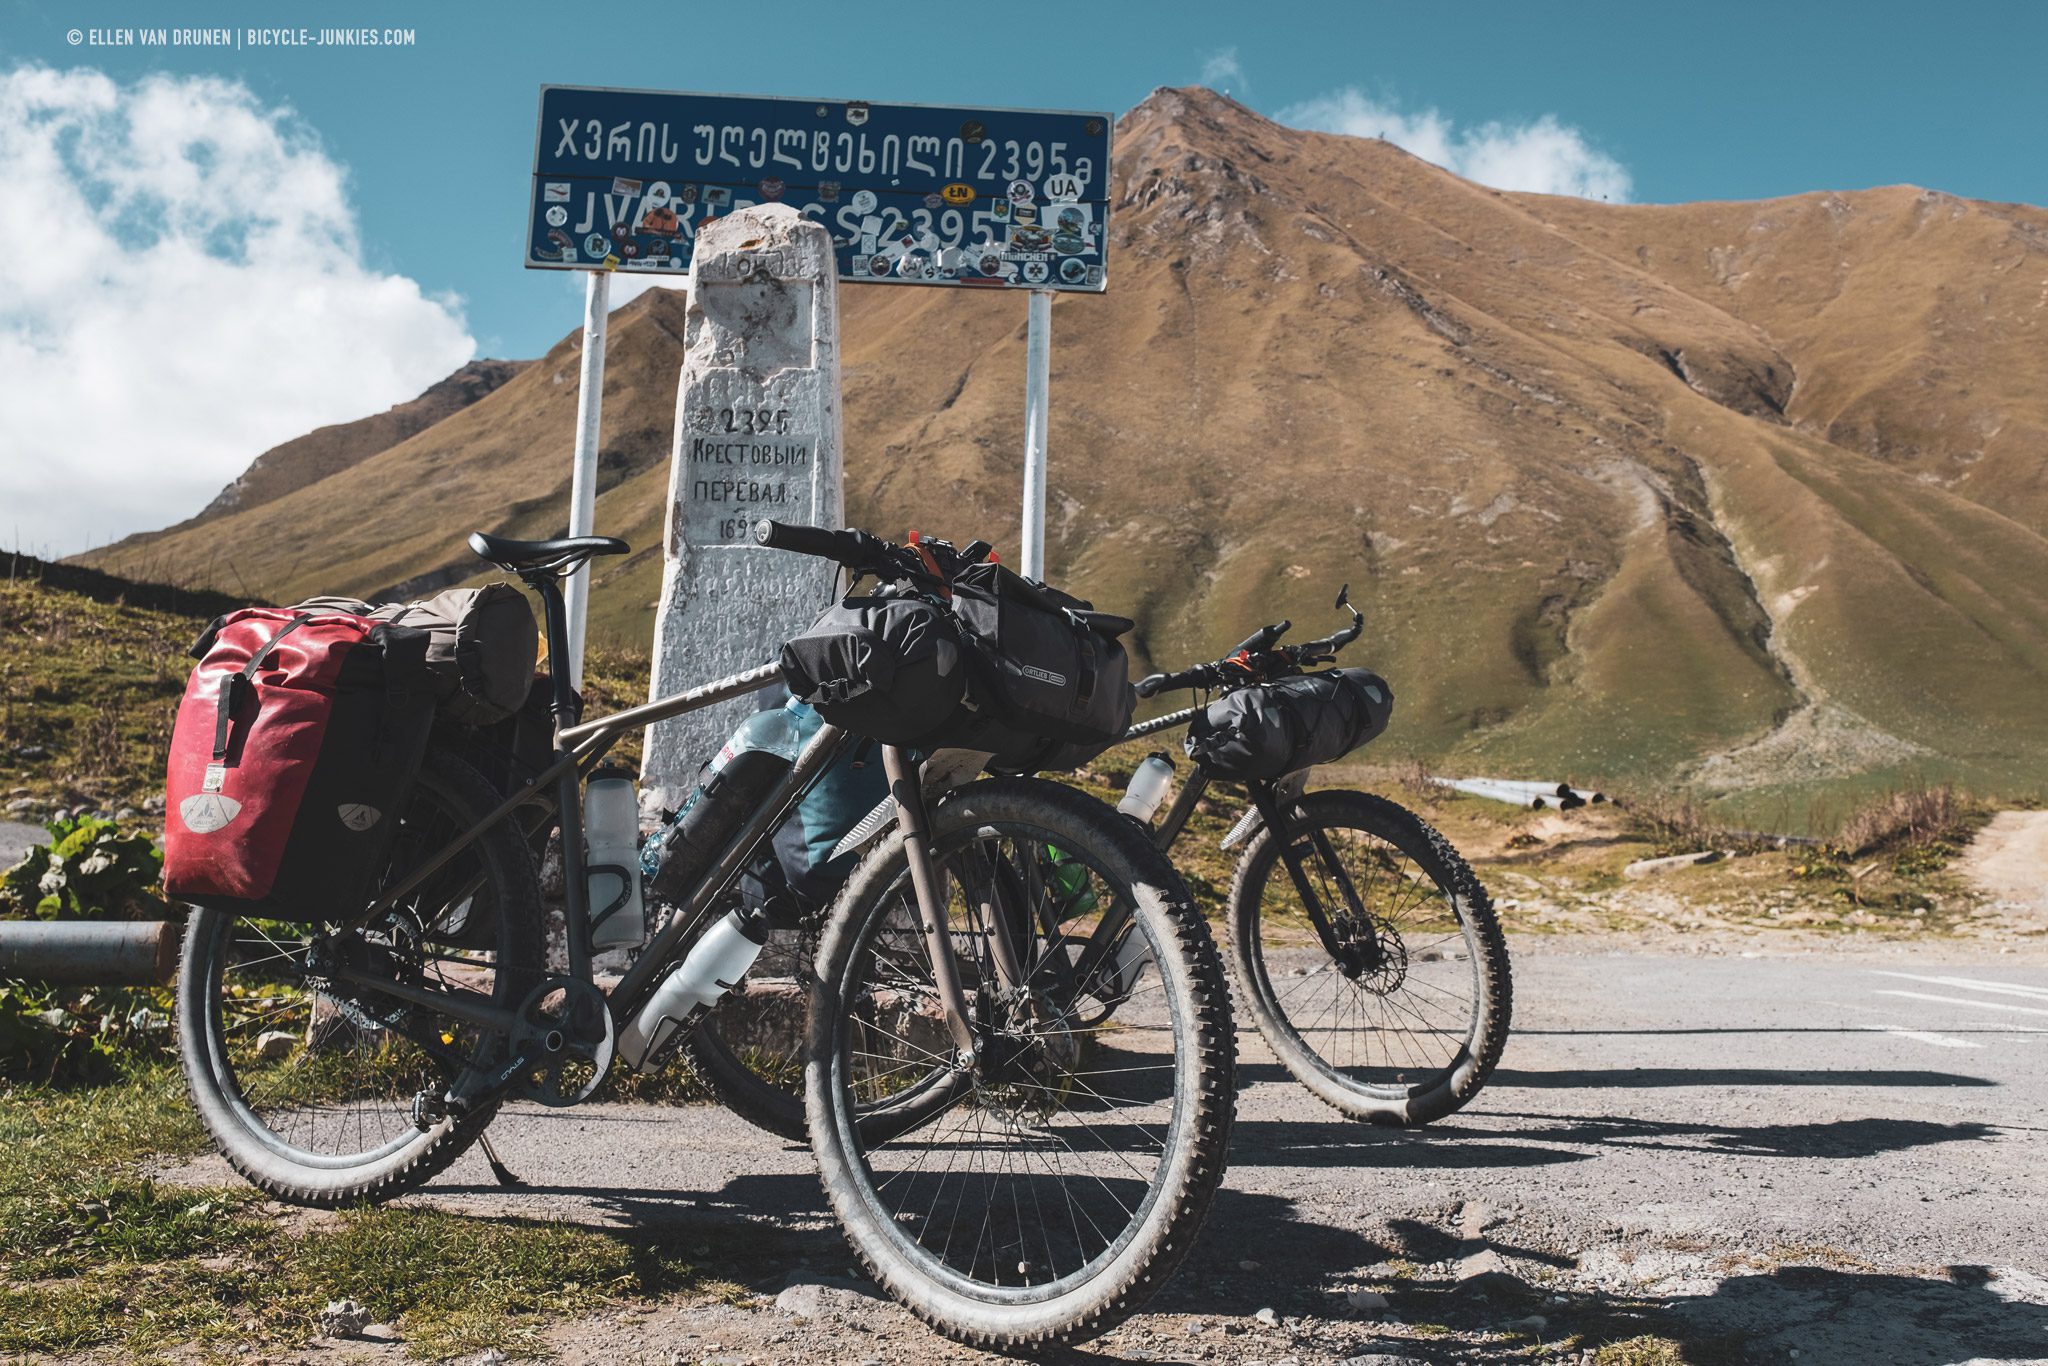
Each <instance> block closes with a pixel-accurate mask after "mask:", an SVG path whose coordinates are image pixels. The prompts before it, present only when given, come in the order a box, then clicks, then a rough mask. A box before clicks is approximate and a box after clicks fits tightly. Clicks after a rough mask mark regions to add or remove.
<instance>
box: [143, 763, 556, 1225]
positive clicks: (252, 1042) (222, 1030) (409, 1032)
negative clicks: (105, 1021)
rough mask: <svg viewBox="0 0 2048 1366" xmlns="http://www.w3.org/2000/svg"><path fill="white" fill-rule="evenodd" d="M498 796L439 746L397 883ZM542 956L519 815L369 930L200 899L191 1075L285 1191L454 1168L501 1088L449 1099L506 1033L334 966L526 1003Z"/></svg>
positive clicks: (306, 1198)
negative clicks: (451, 1102) (241, 910)
mask: <svg viewBox="0 0 2048 1366" xmlns="http://www.w3.org/2000/svg"><path fill="white" fill-rule="evenodd" d="M498 801H499V798H498V797H497V795H496V794H495V792H494V790H493V789H492V787H491V785H490V784H489V782H488V781H487V780H485V779H484V778H483V777H482V776H481V775H480V774H478V773H477V772H476V770H475V769H473V768H471V767H470V766H469V765H468V764H466V763H464V762H463V761H461V760H460V759H458V758H456V757H455V756H453V755H452V754H449V753H445V752H442V751H439V750H435V751H430V752H429V754H428V756H427V760H426V763H425V765H424V766H423V769H422V771H421V773H420V776H419V779H418V782H417V783H416V784H415V786H414V789H413V794H412V796H411V797H410V798H409V799H408V800H407V803H406V806H405V809H404V811H403V812H402V814H401V815H400V817H399V820H400V830H399V832H398V835H397V838H396V843H395V844H394V847H393V850H392V854H391V857H390V860H389V863H388V867H387V871H386V875H385V877H384V878H383V879H381V881H380V885H381V886H389V885H391V884H392V883H394V882H396V881H397V879H398V877H399V876H401V875H403V873H404V872H405V871H407V870H409V869H411V868H414V867H417V866H418V865H419V864H420V862H422V861H423V860H424V858H425V857H426V856H427V855H428V854H430V853H432V852H434V851H435V850H438V849H439V848H441V847H443V846H445V845H446V844H448V843H451V842H452V841H453V840H454V839H455V838H456V837H457V836H459V835H460V834H462V833H463V832H464V831H466V830H468V829H469V828H470V827H471V826H472V825H474V824H475V822H476V821H478V820H480V819H482V818H483V817H484V816H485V815H487V814H489V812H490V811H491V809H492V808H493V807H494V806H496V805H497V804H498ZM459 945H473V946H475V947H460V946H459ZM541 962H542V956H541V940H540V889H539V884H538V881H537V879H536V877H535V874H534V867H533V862H532V860H531V858H530V857H529V856H528V854H527V851H526V848H525V845H524V844H523V843H522V842H521V840H520V838H519V835H518V832H517V831H515V830H514V829H513V828H512V827H511V826H510V825H509V824H501V825H499V826H497V827H495V828H494V829H492V830H491V831H489V832H487V833H486V834H485V835H484V836H483V837H482V838H481V839H480V840H478V841H477V842H476V843H475V844H473V845H471V846H470V848H469V849H468V850H466V851H464V852H463V853H462V854H459V855H457V856H456V858H455V859H454V860H453V862H451V863H450V864H449V865H448V866H447V867H446V868H444V869H443V870H441V871H440V872H439V873H437V874H436V875H435V876H434V877H433V878H431V879H430V880H429V881H428V882H427V883H426V884H425V885H424V886H423V887H422V888H421V889H420V891H418V892H416V893H415V894H413V895H412V896H410V897H408V898H407V899H406V900H405V901H404V902H403V903H402V904H400V905H399V906H397V907H396V908H395V909H393V910H392V911H391V912H390V913H389V914H387V915H386V916H384V917H382V918H381V919H379V920H378V921H377V922H375V923H374V924H371V925H370V926H368V927H366V928H365V929H363V930H361V931H354V932H346V933H342V932H333V931H331V930H329V929H328V928H327V927H323V926H318V925H306V924H298V923H292V922H287V921H281V920H269V919H260V918H252V917H247V916H240V915H235V914H231V913H227V912H222V911H214V910H206V909H203V908H202V909H195V910H194V911H193V912H192V916H191V919H190V921H189V922H188V924H187V927H186V932H185V950H184V959H183V962H182V963H181V964H180V967H179V972H178V989H177V1018H178V1048H179V1055H180V1058H181V1060H182V1062H183V1065H184V1072H185V1080H186V1086H187V1089H188V1090H189V1091H190V1093H191V1096H192V1101H193V1104H194V1106H195V1107H196V1108H197V1109H198V1111H199V1116H200V1119H201V1120H202V1121H204V1123H205V1125H206V1128H207V1131H208V1132H209V1133H210V1134H211V1135H212V1136H213V1140H214V1142H215V1144H216V1145H218V1147H219V1148H220V1151H221V1152H222V1154H223V1155H224V1156H226V1158H227V1159H228V1161H229V1162H230V1163H232V1164H233V1165H234V1167H235V1169H236V1170H238V1171H239V1172H241V1173H242V1175H244V1176H245V1177H247V1178H248V1179H249V1180H250V1181H251V1182H253V1183H255V1184H256V1185H257V1186H260V1187H261V1188H262V1189H264V1190H266V1191H269V1192H270V1193H271V1194H272V1195H275V1196H277V1197H279V1198H280V1199H285V1200H291V1201H294V1202H297V1203H300V1204H310V1205H340V1204H346V1203H350V1202H353V1201H357V1200H365V1199H367V1200H380V1199H384V1198H387V1197H389V1196H391V1195H395V1194H397V1193H399V1192H400V1191H403V1190H406V1189H408V1188H410V1187H412V1186H415V1185H417V1184H419V1183H420V1182H422V1181H425V1180H427V1179H428V1178H429V1177H431V1176H433V1175H434V1174H435V1173H436V1172H439V1171H440V1170H441V1169H442V1168H444V1167H446V1166H447V1165H448V1164H449V1163H450V1162H452V1161H453V1160H454V1159H455V1158H456V1156H457V1155H458V1154H460V1153H461V1152H462V1151H463V1149H465V1148H467V1147H468V1146H469V1145H470V1144H471V1143H472V1142H474V1141H475V1140H476V1137H477V1135H479V1134H481V1133H482V1132H483V1130H484V1126H485V1125H487V1124H489V1123H490V1121H491V1119H492V1117H493V1116H494V1115H495V1114H496V1113H497V1108H498V1105H497V1100H496V1098H495V1097H492V1098H490V1099H487V1100H484V1101H481V1102H479V1103H477V1104H475V1105H473V1106H470V1107H469V1108H468V1109H466V1110H463V1111H461V1112H460V1113H456V1112H453V1111H451V1110H450V1109H449V1108H448V1107H447V1106H446V1105H445V1103H444V1098H445V1097H446V1096H447V1095H448V1093H449V1091H450V1090H451V1089H452V1088H458V1087H459V1086H460V1084H461V1083H463V1082H465V1081H467V1082H471V1083H474V1082H475V1081H477V1080H478V1078H477V1077H476V1076H475V1075H473V1069H474V1068H476V1067H477V1066H479V1065H481V1064H482V1063H484V1062H486V1061H487V1060H488V1059H489V1057H491V1056H492V1055H494V1054H495V1053H496V1051H497V1050H498V1048H499V1039H498V1037H497V1036H496V1035H494V1034H491V1033H490V1032H489V1031H485V1030H481V1029H479V1028H478V1027H476V1026H474V1025H470V1024H466V1023H464V1022H462V1021H459V1020H456V1019H454V1018H452V1017H447V1016H442V1015H438V1014H435V1013H434V1012H431V1011H429V1010H428V1009H426V1008H425V1007H421V1006H417V1005H412V1004H409V1003H406V1002H403V1001H400V1000H399V999H397V998H396V997H392V996H388V995H384V994H381V993H378V992H377V991H375V990H374V989H371V988H365V987H361V986H355V985H348V984H344V983H343V982H342V981H340V980H339V979H337V978H335V977H334V976H332V975H331V973H332V970H333V969H334V968H335V967H336V966H339V965H342V964H346V965H348V966H349V967H351V968H354V969H356V970H357V971H371V972H375V973H378V974H381V975H387V976H389V977H391V978H392V979H394V980H397V981H404V982H408V983H413V984H418V985H426V986H433V987H461V988H464V989H467V990H470V991H474V992H478V993H481V994H484V995H486V996H488V997H489V998H490V999H491V1001H492V1002H493V1003H494V1004H496V1005H499V1006H502V1007H505V1008H508V1009H509V1008H511V1007H513V1006H516V1005H518V1004H519V1003H520V1001H521V1000H523V999H524V997H525V996H526V994H527V993H528V992H529V991H531V990H532V989H533V988H534V987H535V986H536V985H538V983H539V982H540V980H541Z"/></svg>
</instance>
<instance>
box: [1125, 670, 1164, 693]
mask: <svg viewBox="0 0 2048 1366" xmlns="http://www.w3.org/2000/svg"><path fill="white" fill-rule="evenodd" d="M1165 687H1166V675H1165V674H1147V675H1146V676H1145V677H1143V678H1141V679H1139V680H1138V681H1137V682H1136V683H1135V684H1134V685H1132V688H1131V691H1132V692H1135V693H1136V694H1138V696H1140V697H1152V696H1154V695H1156V694H1157V693H1159V692H1160V691H1161V690H1162V689H1164V688H1165Z"/></svg>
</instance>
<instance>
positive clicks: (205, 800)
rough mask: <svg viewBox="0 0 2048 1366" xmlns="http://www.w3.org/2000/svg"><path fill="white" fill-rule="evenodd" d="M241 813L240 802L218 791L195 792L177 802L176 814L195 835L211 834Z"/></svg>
mask: <svg viewBox="0 0 2048 1366" xmlns="http://www.w3.org/2000/svg"><path fill="white" fill-rule="evenodd" d="M241 814H242V804H241V803H240V802H238V801H236V800H235V799H234V798H233V797H223V796H222V795H221V794H220V793H218V792H195V793H193V794H192V795H191V796H189V797H187V798H186V799H185V800H184V801H182V802H179V803H178V815H179V816H180V817H181V818H182V819H183V820H184V822H185V828H186V829H187V830H190V831H191V832H192V833H193V834H195V835H211V834H212V833H213V832H214V831H216V830H220V829H224V828H225V827H226V826H227V824H228V822H229V821H232V820H233V819H234V818H235V817H237V816H239V815H241Z"/></svg>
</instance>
